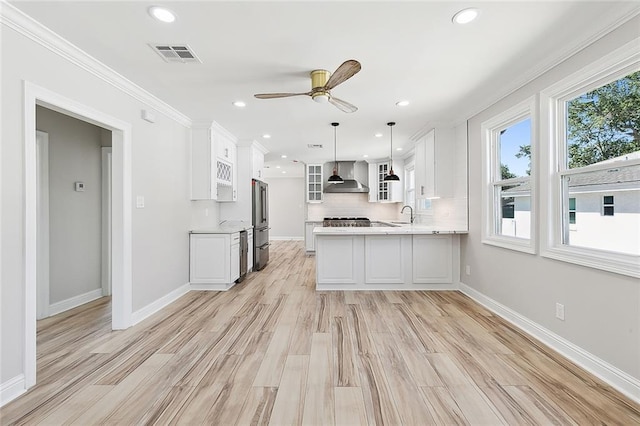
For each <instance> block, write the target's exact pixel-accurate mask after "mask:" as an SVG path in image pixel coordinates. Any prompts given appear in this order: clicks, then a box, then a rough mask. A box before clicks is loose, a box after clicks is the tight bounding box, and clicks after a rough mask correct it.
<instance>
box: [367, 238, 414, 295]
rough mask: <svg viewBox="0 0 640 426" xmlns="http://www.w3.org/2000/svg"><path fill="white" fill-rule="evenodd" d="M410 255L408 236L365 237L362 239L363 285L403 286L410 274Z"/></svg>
mask: <svg viewBox="0 0 640 426" xmlns="http://www.w3.org/2000/svg"><path fill="white" fill-rule="evenodd" d="M410 254H411V236H410V235H367V236H366V237H364V262H365V265H364V281H365V283H366V284H404V283H405V281H407V278H408V277H409V276H410V273H411V268H410V265H411V257H410ZM407 267H409V268H408V269H409V270H407Z"/></svg>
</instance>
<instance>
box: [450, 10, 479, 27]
mask: <svg viewBox="0 0 640 426" xmlns="http://www.w3.org/2000/svg"><path fill="white" fill-rule="evenodd" d="M478 15H480V10H479V9H476V8H475V7H470V8H468V9H462V10H461V11H459V12H458V13H456V14H455V15H453V18H451V21H453V23H454V24H468V23H469V22H471V21H473V20H474V19H476V18H477V17H478Z"/></svg>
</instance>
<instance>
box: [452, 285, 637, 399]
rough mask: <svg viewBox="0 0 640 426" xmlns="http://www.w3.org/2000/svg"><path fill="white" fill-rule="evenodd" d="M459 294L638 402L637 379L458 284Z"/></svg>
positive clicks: (470, 288) (467, 287) (477, 292)
mask: <svg viewBox="0 0 640 426" xmlns="http://www.w3.org/2000/svg"><path fill="white" fill-rule="evenodd" d="M460 291H462V292H463V293H464V294H466V295H467V296H469V297H471V298H472V299H473V300H475V301H476V302H478V303H480V304H481V305H483V306H484V307H486V308H487V309H489V310H490V311H492V312H494V313H495V314H497V315H499V316H500V317H502V318H504V319H505V320H507V321H509V322H510V323H511V324H513V325H515V326H516V327H518V328H519V329H521V330H522V331H524V332H525V333H527V334H529V335H530V336H532V337H534V338H535V339H537V340H539V341H541V342H542V343H544V344H545V345H547V346H549V347H550V348H551V349H553V350H555V351H556V352H558V353H559V354H561V355H562V356H564V357H565V358H567V359H569V360H570V361H572V362H574V363H576V364H577V365H579V366H580V367H582V368H584V369H585V370H587V371H588V372H589V373H591V374H593V375H595V376H597V377H598V378H600V379H602V380H604V381H605V382H607V383H608V384H610V385H611V386H613V387H614V388H616V389H617V390H619V391H620V392H622V393H623V394H625V395H626V396H628V397H629V398H631V399H633V400H634V401H636V402H638V403H640V380H638V379H637V378H635V377H632V376H630V375H629V374H627V373H625V372H624V371H622V370H620V369H619V368H617V367H615V366H613V365H611V364H609V363H608V362H606V361H604V360H602V359H600V358H598V357H596V356H595V355H593V354H591V353H589V352H587V351H586V350H584V349H582V348H581V347H579V346H577V345H575V344H573V343H571V342H570V341H568V340H566V339H565V338H563V337H561V336H558V335H557V334H555V333H553V332H552V331H550V330H548V329H546V328H544V327H542V326H541V325H540V324H538V323H536V322H534V321H531V320H530V319H529V318H527V317H525V316H523V315H521V314H519V313H518V312H516V311H514V310H512V309H510V308H508V307H506V306H504V305H502V304H500V303H498V302H496V301H495V300H493V299H491V298H490V297H488V296H485V295H484V294H482V293H480V292H479V291H477V290H475V289H474V288H472V287H469V286H468V285H466V284H464V283H462V282H461V283H460Z"/></svg>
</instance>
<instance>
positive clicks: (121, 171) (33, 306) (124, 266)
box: [23, 82, 132, 388]
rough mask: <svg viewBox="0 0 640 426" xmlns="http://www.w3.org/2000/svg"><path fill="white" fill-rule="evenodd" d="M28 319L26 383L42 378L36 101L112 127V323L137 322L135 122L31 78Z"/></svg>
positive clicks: (27, 127)
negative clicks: (134, 279)
mask: <svg viewBox="0 0 640 426" xmlns="http://www.w3.org/2000/svg"><path fill="white" fill-rule="evenodd" d="M24 89H25V91H24V93H25V102H24V108H25V109H24V139H25V145H24V147H25V151H24V154H25V156H24V158H25V218H24V219H25V220H24V223H25V265H24V268H25V269H24V273H25V287H26V294H25V321H24V330H23V331H24V333H23V336H24V352H23V353H24V365H25V387H26V388H30V387H32V386H33V385H35V383H36V333H37V327H36V317H37V312H38V305H39V303H44V302H42V301H40V299H39V297H38V291H37V287H38V286H37V279H38V268H39V260H40V258H39V256H38V247H39V246H40V244H39V239H38V215H39V214H40V213H41V212H39V211H38V207H39V203H38V198H39V197H41V196H42V194H39V192H38V187H39V185H38V177H39V173H38V151H39V148H38V143H37V135H36V106H37V105H39V106H43V107H45V108H48V109H51V110H53V111H56V112H59V113H62V114H64V115H68V116H71V117H73V118H77V119H79V120H81V121H84V122H87V123H90V124H94V125H96V126H98V127H102V128H104V129H107V130H109V131H110V132H111V135H112V138H111V139H112V148H111V149H112V152H111V166H112V167H111V170H112V171H111V178H110V179H109V181H110V182H111V205H110V214H111V220H110V222H111V236H112V238H111V241H110V246H111V247H110V250H109V252H110V255H111V267H110V268H109V269H110V270H109V274H110V276H111V283H112V285H111V295H112V302H111V328H112V329H114V330H115V329H125V328H128V327H129V326H130V325H131V315H132V303H131V298H132V294H131V293H132V277H131V274H132V267H131V250H132V247H131V211H132V205H131V204H132V203H131V174H132V172H131V125H130V124H129V123H127V122H124V121H122V120H119V119H117V118H114V117H111V116H109V115H107V114H104V113H102V112H100V111H97V110H95V109H93V108H91V107H88V106H86V105H83V104H81V103H78V102H76V101H74V100H72V99H69V98H66V97H64V96H61V95H59V94H57V93H54V92H52V91H50V90H48V89H45V88H43V87H40V86H37V85H35V84H32V83H30V82H25V86H24Z"/></svg>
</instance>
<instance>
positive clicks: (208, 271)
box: [189, 232, 240, 290]
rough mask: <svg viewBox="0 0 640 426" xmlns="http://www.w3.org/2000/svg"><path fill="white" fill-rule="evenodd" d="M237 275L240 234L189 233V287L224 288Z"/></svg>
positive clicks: (238, 275)
mask: <svg viewBox="0 0 640 426" xmlns="http://www.w3.org/2000/svg"><path fill="white" fill-rule="evenodd" d="M239 277H240V233H239V232H235V233H233V234H190V236H189V282H190V283H191V285H192V287H194V288H197V289H207V290H227V289H229V288H231V286H233V284H234V282H235V280H237V279H238V278H239Z"/></svg>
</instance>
